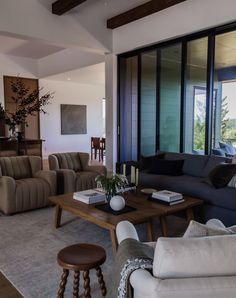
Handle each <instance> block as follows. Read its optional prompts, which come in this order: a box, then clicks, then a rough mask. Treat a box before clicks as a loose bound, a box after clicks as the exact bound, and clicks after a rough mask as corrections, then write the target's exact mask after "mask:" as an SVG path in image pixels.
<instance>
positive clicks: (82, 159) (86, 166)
mask: <svg viewBox="0 0 236 298" xmlns="http://www.w3.org/2000/svg"><path fill="white" fill-rule="evenodd" d="M79 158H80V162H81V165H82V169H83V171H88V172H97V173H98V174H99V175H102V174H106V172H107V169H106V167H105V166H102V165H98V166H89V164H88V162H89V154H88V153H86V152H79Z"/></svg>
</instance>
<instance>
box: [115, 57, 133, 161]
mask: <svg viewBox="0 0 236 298" xmlns="http://www.w3.org/2000/svg"><path fill="white" fill-rule="evenodd" d="M119 81H120V88H119V89H120V94H119V98H120V103H119V114H120V118H119V125H118V134H119V139H118V148H119V155H120V161H127V160H137V158H138V140H137V134H138V121H137V113H138V57H137V56H134V57H130V58H127V59H121V60H120V76H119Z"/></svg>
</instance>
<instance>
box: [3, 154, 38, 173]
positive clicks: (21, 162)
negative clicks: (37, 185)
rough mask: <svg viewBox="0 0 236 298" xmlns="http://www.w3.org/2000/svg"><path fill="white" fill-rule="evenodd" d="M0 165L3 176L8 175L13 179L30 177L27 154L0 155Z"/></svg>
mask: <svg viewBox="0 0 236 298" xmlns="http://www.w3.org/2000/svg"><path fill="white" fill-rule="evenodd" d="M0 166H1V172H2V175H3V176H10V177H12V178H14V179H24V178H30V177H32V173H31V166H30V161H29V158H28V156H14V157H13V156H11V157H1V158H0Z"/></svg>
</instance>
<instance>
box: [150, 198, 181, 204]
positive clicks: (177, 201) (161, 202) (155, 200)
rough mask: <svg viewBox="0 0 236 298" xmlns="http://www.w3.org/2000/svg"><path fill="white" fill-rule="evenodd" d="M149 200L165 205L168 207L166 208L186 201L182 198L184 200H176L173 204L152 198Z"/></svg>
mask: <svg viewBox="0 0 236 298" xmlns="http://www.w3.org/2000/svg"><path fill="white" fill-rule="evenodd" d="M148 199H149V200H150V201H152V202H155V203H159V204H163V205H166V206H173V205H177V204H180V203H183V202H184V201H185V200H184V198H182V199H179V200H175V201H172V202H167V201H164V200H159V199H156V198H153V197H152V196H150V197H149V198H148Z"/></svg>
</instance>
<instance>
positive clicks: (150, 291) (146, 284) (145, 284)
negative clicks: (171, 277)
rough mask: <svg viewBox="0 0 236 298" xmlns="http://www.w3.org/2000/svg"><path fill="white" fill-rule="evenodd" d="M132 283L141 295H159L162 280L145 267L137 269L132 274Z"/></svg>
mask: <svg viewBox="0 0 236 298" xmlns="http://www.w3.org/2000/svg"><path fill="white" fill-rule="evenodd" d="M129 280H130V284H131V286H132V287H133V289H134V290H135V292H138V293H139V297H143V298H145V297H158V296H157V290H158V287H159V286H160V282H161V280H160V279H158V278H155V277H153V276H152V274H151V273H150V272H149V271H147V270H145V269H137V270H135V271H134V272H132V274H131V275H130V279H129Z"/></svg>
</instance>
